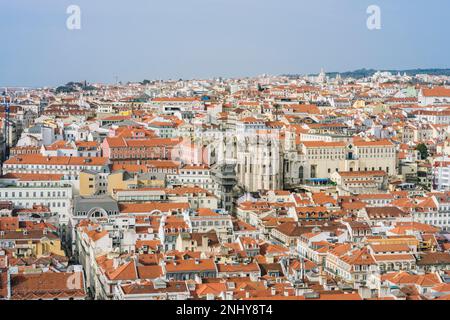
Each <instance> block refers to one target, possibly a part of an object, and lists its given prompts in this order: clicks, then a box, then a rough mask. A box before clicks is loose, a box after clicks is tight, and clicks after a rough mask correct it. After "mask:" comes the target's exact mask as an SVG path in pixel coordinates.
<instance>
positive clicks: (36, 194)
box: [0, 191, 67, 198]
mask: <svg viewBox="0 0 450 320" xmlns="http://www.w3.org/2000/svg"><path fill="white" fill-rule="evenodd" d="M16 196H17V197H18V198H22V197H25V198H29V197H33V198H36V197H40V198H43V197H48V198H55V197H66V196H67V192H66V191H33V192H29V191H12V192H9V191H5V192H0V198H9V197H11V198H15V197H16Z"/></svg>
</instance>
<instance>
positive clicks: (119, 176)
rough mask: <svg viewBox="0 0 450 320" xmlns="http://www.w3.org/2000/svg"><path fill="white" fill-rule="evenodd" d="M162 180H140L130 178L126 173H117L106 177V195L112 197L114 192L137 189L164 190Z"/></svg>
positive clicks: (133, 177) (135, 177)
mask: <svg viewBox="0 0 450 320" xmlns="http://www.w3.org/2000/svg"><path fill="white" fill-rule="evenodd" d="M164 187H165V181H164V180H152V179H142V178H138V176H137V175H136V176H132V175H130V174H129V173H127V172H126V171H117V172H114V173H111V174H110V175H109V176H108V194H109V195H112V194H113V192H114V190H128V189H137V188H164Z"/></svg>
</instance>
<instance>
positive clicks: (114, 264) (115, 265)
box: [113, 258, 119, 269]
mask: <svg viewBox="0 0 450 320" xmlns="http://www.w3.org/2000/svg"><path fill="white" fill-rule="evenodd" d="M118 267H119V258H113V268H114V269H117V268H118Z"/></svg>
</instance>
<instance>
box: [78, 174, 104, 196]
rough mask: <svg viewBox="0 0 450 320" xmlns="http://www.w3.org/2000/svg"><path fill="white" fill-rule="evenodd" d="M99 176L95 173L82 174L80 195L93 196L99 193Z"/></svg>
mask: <svg viewBox="0 0 450 320" xmlns="http://www.w3.org/2000/svg"><path fill="white" fill-rule="evenodd" d="M99 184H100V181H99V175H98V174H96V173H94V172H89V171H82V172H80V195H81V196H93V195H95V194H97V193H98V191H99Z"/></svg>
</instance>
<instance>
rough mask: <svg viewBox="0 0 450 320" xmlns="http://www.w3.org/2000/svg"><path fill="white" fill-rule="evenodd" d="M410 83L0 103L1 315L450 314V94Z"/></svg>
mask: <svg viewBox="0 0 450 320" xmlns="http://www.w3.org/2000/svg"><path fill="white" fill-rule="evenodd" d="M439 72H441V73H442V75H441V74H439ZM408 74H409V75H408ZM408 74H407V73H406V72H403V73H402V72H397V73H392V72H389V71H377V72H372V74H371V75H367V76H365V77H361V78H352V77H350V76H346V77H343V76H341V75H340V74H333V75H332V76H331V75H329V74H327V73H326V72H325V71H324V70H321V72H320V73H318V74H315V75H305V76H299V75H295V76H293V75H291V76H289V75H285V76H269V75H262V76H258V77H249V78H233V79H225V78H214V79H209V80H182V79H179V80H166V81H162V80H143V81H140V82H128V83H120V82H118V83H115V84H100V83H89V82H87V81H82V82H69V83H67V84H65V85H61V86H58V87H46V88H39V89H37V88H29V89H27V88H25V89H23V88H5V89H4V90H3V94H2V109H1V111H2V120H1V129H2V130H1V132H2V139H1V141H2V148H1V150H2V175H1V177H0V199H1V201H0V299H7V300H9V299H11V300H41V299H42V300H48V299H51V300H55V299H57V300H79V299H81V300H92V299H96V300H136V299H137V300H448V299H449V298H450V180H449V172H450V158H449V153H450V136H449V132H450V87H448V86H447V84H448V83H449V82H450V76H449V75H448V72H447V71H446V70H441V71H436V72H434V73H433V74H424V73H418V74H415V75H411V72H409V73H408Z"/></svg>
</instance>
